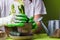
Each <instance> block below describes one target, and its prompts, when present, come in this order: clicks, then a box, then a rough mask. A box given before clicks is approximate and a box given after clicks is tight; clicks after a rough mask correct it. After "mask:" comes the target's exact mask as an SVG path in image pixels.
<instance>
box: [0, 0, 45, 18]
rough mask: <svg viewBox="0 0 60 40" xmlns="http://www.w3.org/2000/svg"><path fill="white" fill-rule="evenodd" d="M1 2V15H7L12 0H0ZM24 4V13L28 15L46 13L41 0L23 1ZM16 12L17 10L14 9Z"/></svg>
mask: <svg viewBox="0 0 60 40" xmlns="http://www.w3.org/2000/svg"><path fill="white" fill-rule="evenodd" d="M0 1H2V2H1V3H0V4H1V8H2V9H1V10H2V12H1V16H9V14H10V5H11V4H12V3H13V2H14V0H0ZM24 4H25V13H26V15H27V16H28V17H31V16H33V15H37V14H46V8H45V6H44V3H43V1H42V0H32V3H31V2H30V1H29V0H25V1H24ZM2 5H3V6H2ZM16 13H18V11H16Z"/></svg>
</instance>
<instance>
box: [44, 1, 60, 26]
mask: <svg viewBox="0 0 60 40" xmlns="http://www.w3.org/2000/svg"><path fill="white" fill-rule="evenodd" d="M44 3H45V6H46V10H47V15H45V16H44V18H43V21H44V23H45V25H46V26H47V23H48V21H49V20H56V19H59V14H60V0H44Z"/></svg>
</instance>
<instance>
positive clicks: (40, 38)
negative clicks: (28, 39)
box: [6, 34, 60, 40]
mask: <svg viewBox="0 0 60 40" xmlns="http://www.w3.org/2000/svg"><path fill="white" fill-rule="evenodd" d="M6 40H12V39H11V38H7V39H6ZM34 40H60V38H51V37H49V36H47V34H37V35H36V34H35V35H34Z"/></svg>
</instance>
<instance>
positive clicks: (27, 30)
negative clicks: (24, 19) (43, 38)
mask: <svg viewBox="0 0 60 40" xmlns="http://www.w3.org/2000/svg"><path fill="white" fill-rule="evenodd" d="M17 29H18V32H22V33H26V34H31V33H32V31H31V30H32V24H31V23H25V26H24V27H18V28H17Z"/></svg>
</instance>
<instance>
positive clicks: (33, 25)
mask: <svg viewBox="0 0 60 40" xmlns="http://www.w3.org/2000/svg"><path fill="white" fill-rule="evenodd" d="M29 22H30V23H32V29H37V24H36V23H35V21H34V20H33V17H31V18H30V19H29Z"/></svg>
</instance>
